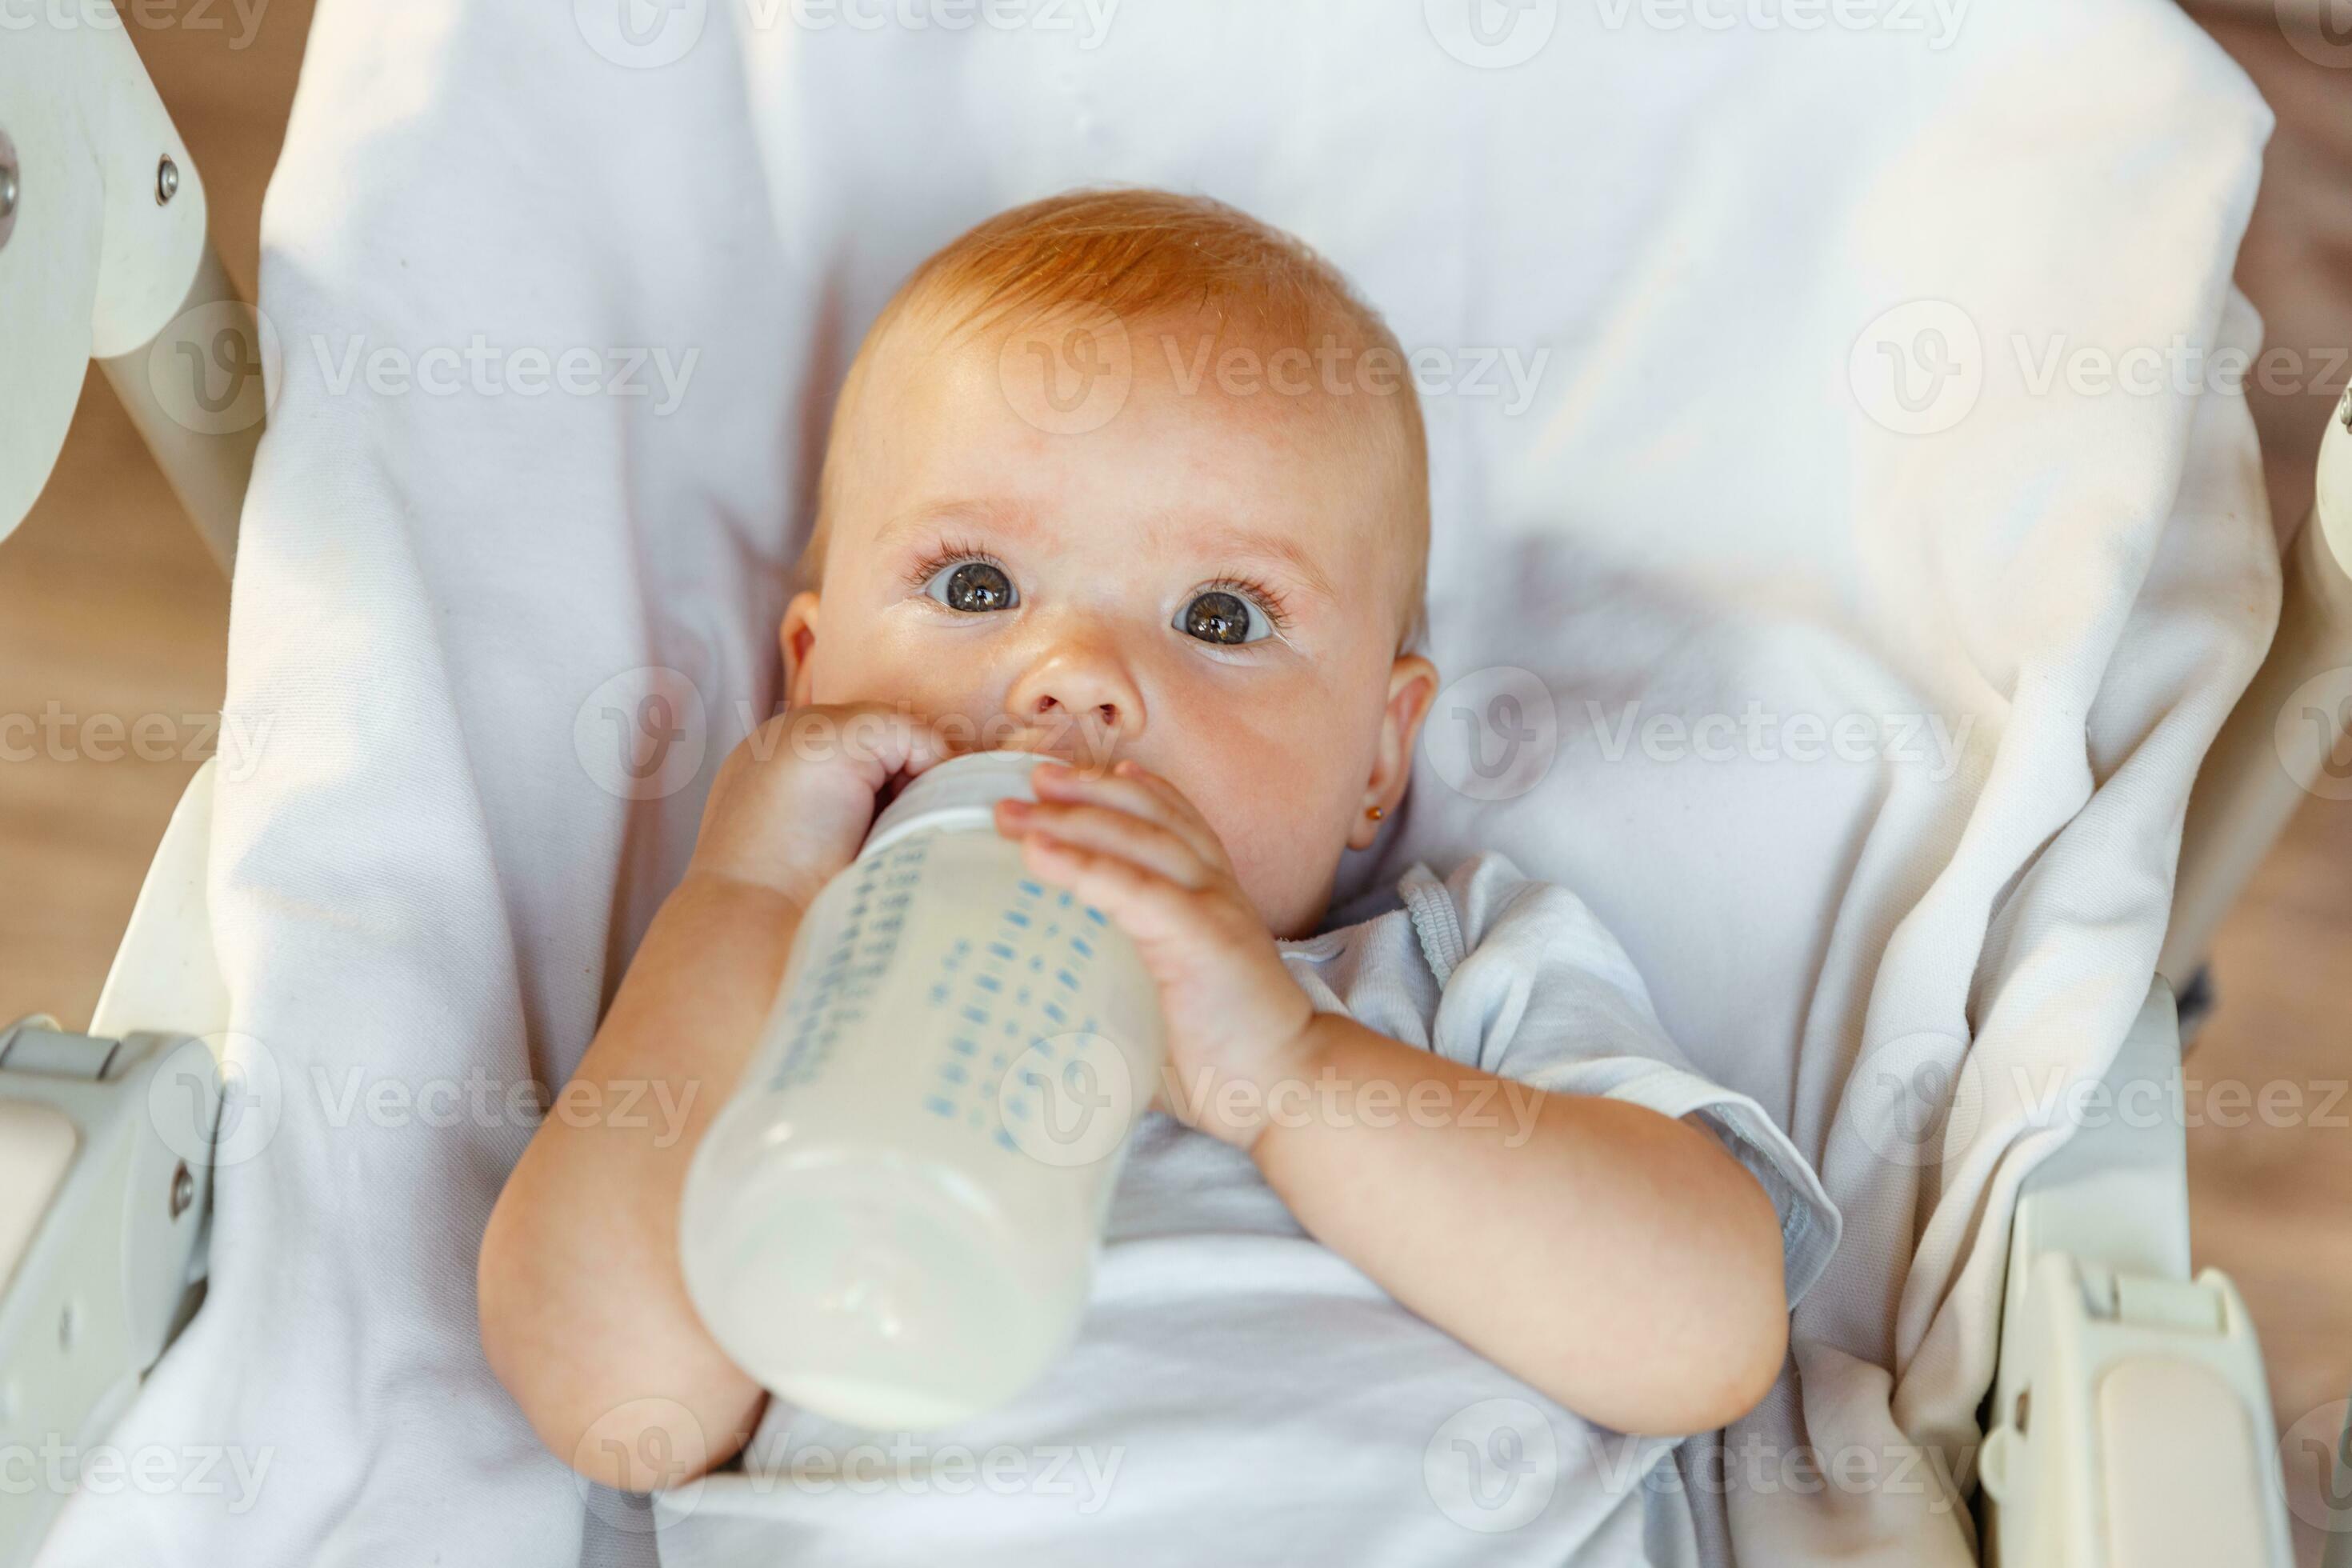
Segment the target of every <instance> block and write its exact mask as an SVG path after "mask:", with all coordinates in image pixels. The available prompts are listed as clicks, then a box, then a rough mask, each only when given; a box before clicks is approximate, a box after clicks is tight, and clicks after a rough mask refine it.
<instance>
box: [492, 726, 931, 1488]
mask: <svg viewBox="0 0 2352 1568" xmlns="http://www.w3.org/2000/svg"><path fill="white" fill-rule="evenodd" d="M812 716H814V721H816V722H820V723H824V724H827V725H829V726H831V727H832V735H833V739H834V740H835V744H833V745H831V746H829V747H827V748H826V749H825V752H824V758H823V760H821V761H807V760H803V759H802V758H800V757H799V756H797V755H796V752H795V748H794V747H793V744H792V742H791V741H790V740H788V739H787V737H786V734H785V730H784V721H782V719H779V720H774V721H770V723H769V724H768V725H767V726H765V727H763V728H762V729H761V731H759V732H757V733H756V734H755V735H754V736H753V737H752V739H751V740H749V741H746V742H744V744H743V745H742V746H740V747H739V748H737V750H736V752H734V754H733V755H731V756H730V757H729V758H728V760H727V763H726V765H725V766H724V767H723V768H721V769H720V770H719V777H718V779H717V781H716V782H715V783H714V784H713V785H712V787H711V795H710V802H709V806H708V807H707V808H706V810H705V811H704V813H703V819H702V829H701V834H700V837H698V840H697V843H696V846H695V853H694V859H693V862H692V864H691V865H690V866H689V867H688V871H687V874H686V877H685V879H683V880H682V881H681V882H680V883H679V884H678V886H677V889H676V890H675V891H673V892H672V893H671V894H670V896H669V898H668V899H667V900H666V901H665V902H664V903H663V905H662V907H661V910H660V911H659V912H658V913H657V914H656V915H655V917H654V920H653V923H652V924H651V925H650V926H649V927H648V928H647V930H646V938H645V941H644V942H643V943H642V944H640V946H639V948H638V950H637V954H636V957H635V962H633V963H631V964H630V966H629V971H628V973H627V974H626V975H625V977H624V978H623V980H622V982H621V987H620V991H619V993H618V994H616V995H615V996H614V999H613V1005H612V1009H611V1011H610V1012H608V1013H607V1014H606V1015H605V1017H604V1025H603V1026H602V1027H600V1028H599V1029H598V1030H597V1031H596V1037H595V1039H594V1040H593V1041H592V1042H591V1043H590V1045H589V1047H588V1051H587V1054H586V1055H585V1056H584V1057H583V1058H582V1059H581V1063H580V1068H579V1071H578V1072H577V1073H576V1074H574V1075H573V1078H572V1084H571V1085H570V1086H567V1088H566V1089H565V1093H566V1094H567V1095H578V1096H579V1097H580V1098H579V1099H578V1100H576V1101H575V1102H574V1103H577V1104H580V1105H584V1106H591V1107H593V1106H620V1105H644V1104H662V1105H677V1106H682V1107H683V1108H684V1116H683V1118H682V1125H679V1126H667V1125H664V1124H663V1121H664V1119H662V1118H657V1117H631V1118H627V1119H623V1118H620V1117H617V1116H616V1117H614V1118H613V1119H611V1120H610V1121H607V1120H604V1119H602V1118H597V1117H592V1116H584V1115H563V1114H558V1115H553V1116H551V1117H550V1118H549V1119H548V1120H547V1121H545V1122H544V1123H542V1124H541V1128H540V1130H539V1131H538V1133H537V1134H536V1135H535V1136H534V1137H533V1138H532V1139H531V1142H530V1147H529V1148H528V1149H527V1150H525V1151H524V1152H523V1157H522V1160H521V1162H520V1163H518V1164H517V1165H516V1167H515V1171H514V1174H513V1175H512V1177H511V1178H509V1181H508V1183H507V1186H506V1190H505V1191H504V1192H503V1193H502V1194H500V1195H499V1202H498V1206H497V1208H496V1209H495V1210H494V1211H493V1212H492V1214H491V1215H490V1222H489V1227H488V1232H487V1233H486V1234H485V1235H484V1237H483V1238H482V1251H481V1258H480V1270H479V1279H478V1287H479V1305H480V1311H481V1321H482V1344H483V1348H484V1350H485V1351H486V1352H487V1353H488V1357H489V1363H490V1366H491V1369H492V1370H493V1371H495V1372H496V1373H498V1375H499V1381H500V1382H502V1383H504V1384H506V1386H507V1390H508V1392H509V1393H510V1394H513V1395H514V1398H515V1402H516V1403H517V1404H518V1405H520V1406H521V1407H522V1411H523V1414H524V1415H525V1416H526V1417H528V1418H529V1420H530V1424H531V1426H532V1427H533V1428H534V1429H535V1430H536V1431H537V1432H538V1433H539V1436H540V1438H541V1441H543V1442H544V1443H546V1445H547V1446H548V1447H549V1449H550V1450H551V1451H552V1452H553V1453H554V1454H555V1455H556V1456H557V1457H558V1458H563V1459H566V1460H568V1461H569V1462H570V1463H571V1464H572V1467H573V1468H575V1469H577V1470H579V1471H580V1473H581V1474H583V1475H584V1476H586V1477H588V1478H589V1479H593V1480H597V1481H602V1482H604V1483H605V1484H606V1485H609V1486H615V1487H619V1488H622V1489H625V1490H634V1491H646V1490H651V1489H656V1488H657V1487H667V1486H676V1485H678V1484H680V1483H681V1482H683V1481H685V1480H687V1479H690V1478H692V1477H693V1476H696V1475H698V1474H700V1473H702V1472H703V1471H704V1470H706V1469H709V1468H710V1467H711V1466H713V1465H716V1464H719V1463H720V1462H721V1461H723V1460H724V1459H726V1458H728V1457H729V1456H730V1455H731V1454H733V1453H734V1452H735V1450H736V1449H737V1448H739V1447H741V1446H742V1445H743V1443H744V1442H746V1441H748V1440H749V1437H750V1436H751V1428H752V1426H753V1424H754V1422H755V1420H756V1418H757V1416H758V1414H759V1409H760V1405H761V1400H762V1398H763V1397H764V1395H763V1394H761V1390H760V1388H759V1386H758V1385H757V1384H754V1383H753V1382H752V1381H751V1379H750V1378H749V1377H747V1376H745V1375H744V1374H743V1373H741V1372H740V1371H739V1370H738V1369H737V1368H736V1367H735V1365H734V1363H731V1362H730V1361H729V1360H728V1359H727V1357H726V1355H725V1354H724V1353H723V1352H721V1351H720V1350H719V1346H718V1345H717V1344H716V1343H715V1342H713V1341H712V1340H711V1338H710V1336H709V1332H708V1331H706V1330H705V1329H704V1328H703V1326H702V1321H701V1320H700V1318H699V1317H698V1316H697V1315H696V1313H695V1310H694V1307H693V1304H692V1303H691V1302H690V1301H689V1300H688V1298H687V1294H686V1284H685V1280H684V1279H683V1277H682V1276H681V1274H680V1272H679V1268H678V1252H677V1212H678V1202H679V1198H680V1196H681V1194H683V1192H684V1189H685V1184H686V1172H687V1166H688V1162H689V1161H691V1159H692V1158H693V1155H694V1151H695V1149H696V1148H697V1146H698V1144H699V1143H700V1142H701V1139H702V1134H703V1132H704V1131H705V1130H707V1129H708V1128H709V1124H710V1121H711V1118H712V1117H714V1116H716V1115H717V1114H718V1111H719V1107H720V1105H721V1104H723V1103H724V1102H725V1100H726V1099H727V1096H728V1095H729V1094H730V1092H731V1091H732V1089H734V1086H735V1080H736V1078H737V1076H738V1075H739V1074H740V1071H741V1070H742V1066H743V1061H744V1058H746V1057H747V1056H749V1055H750V1053H751V1047H752V1045H753V1044H754V1042H755V1039H756V1037H757V1036H758V1033H759V1029H760V1026H761V1023H762V1022H764V1021H765V1019H766V1016H767V1013H768V1009H769V1006H770V1005H771V1004H772V1002H773V1001H774V1000H775V994H776V987H777V985H778V984H779V983H780V982H781V980H782V976H783V970H784V961H785V958H786V956H787V954H788V953H789V952H790V950H791V948H792V942H793V933H794V932H795V931H797V930H798V929H799V926H800V919H801V912H802V911H803V910H804V909H805V908H806V907H807V905H808V902H809V900H811V899H812V898H814V896H815V893H816V890H817V889H819V888H821V887H822V886H824V883H825V881H826V880H827V879H830V878H831V877H832V875H833V874H834V873H835V871H837V870H839V869H840V868H841V867H842V866H844V865H845V864H847V863H848V860H849V858H851V856H853V855H854V854H855V853H856V848H857V845H858V843H859V842H860V840H862V839H863V838H864V837H865V834H866V826H867V825H868V824H869V822H870V821H871V820H872V816H873V811H874V797H875V794H876V792H877V790H878V789H879V788H880V787H881V786H882V784H884V782H885V781H886V780H887V778H888V777H889V776H890V775H891V773H894V772H898V771H902V770H904V771H920V770H921V769H922V768H924V767H928V766H929V765H930V763H933V762H935V761H937V760H938V759H939V757H940V754H941V752H940V747H939V745H938V742H937V741H936V738H935V737H933V736H932V735H931V734H930V732H929V731H927V730H925V729H923V728H922V727H921V726H920V725H919V724H918V723H915V722H913V721H908V720H907V719H905V718H903V717H900V716H898V715H893V714H890V713H887V712H882V711H872V710H858V711H856V712H845V711H843V710H817V709H811V710H803V711H802V712H801V713H799V714H797V715H795V719H796V720H798V721H810V720H811V719H812ZM844 738H846V739H847V741H848V743H846V744H843V743H839V742H841V741H842V740H843V739H844ZM581 1086H587V1089H585V1090H583V1089H582V1087H581ZM649 1088H650V1089H651V1090H652V1091H651V1092H647V1089H649ZM665 1090H666V1091H667V1096H668V1098H667V1099H665V1098H663V1093H664V1091H665ZM562 1104H563V1101H562V1100H559V1101H558V1106H559V1109H560V1108H561V1107H562Z"/></svg>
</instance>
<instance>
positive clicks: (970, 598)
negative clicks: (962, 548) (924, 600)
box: [923, 561, 1021, 615]
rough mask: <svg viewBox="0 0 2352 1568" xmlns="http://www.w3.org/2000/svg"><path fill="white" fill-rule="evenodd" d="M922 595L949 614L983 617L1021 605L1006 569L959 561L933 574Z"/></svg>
mask: <svg viewBox="0 0 2352 1568" xmlns="http://www.w3.org/2000/svg"><path fill="white" fill-rule="evenodd" d="M923 592H924V593H926V594H928V595H930V596H931V597H932V598H934V599H936V600H938V601H939V602H940V604H942V605H946V606H947V607H948V608H949V609H950V610H962V611H965V612H967V613H969V614H971V615H984V614H986V613H987V612H989V611H991V610H1009V609H1011V608H1013V605H1017V604H1019V603H1020V602H1021V595H1018V594H1016V593H1014V592H1013V579H1012V578H1010V577H1008V576H1006V575H1005V574H1004V568H1003V567H1002V566H999V565H997V564H995V563H993V562H989V561H959V562H957V563H955V564H954V565H952V566H942V567H941V568H940V570H938V571H937V572H934V573H933V574H931V577H930V580H929V582H927V583H925V584H923Z"/></svg>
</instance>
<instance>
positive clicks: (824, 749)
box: [785, 702, 955, 789]
mask: <svg viewBox="0 0 2352 1568" xmlns="http://www.w3.org/2000/svg"><path fill="white" fill-rule="evenodd" d="M785 717H786V719H787V720H788V721H790V723H791V729H790V731H789V733H788V738H787V740H786V742H785V743H786V744H788V745H789V746H791V747H792V748H793V752H795V753H796V754H797V755H799V756H801V757H803V758H805V759H807V760H809V761H812V762H821V761H824V760H825V759H826V757H827V756H828V755H831V756H837V757H839V758H840V759H842V760H843V761H845V762H847V763H852V764H853V765H855V766H856V769H857V771H858V773H861V774H862V775H864V776H865V778H866V781H867V782H868V783H869V784H872V785H873V786H874V787H875V788H876V789H879V788H881V787H882V785H883V784H885V783H887V781H889V780H890V779H892V778H895V777H898V776H900V775H904V776H906V777H908V778H912V777H914V776H915V775H917V774H919V773H927V772H929V770H930V769H932V768H935V767H937V766H938V765H939V764H940V763H943V762H945V761H947V760H948V759H949V758H950V757H951V756H953V755H955V748H954V747H952V746H950V744H949V743H948V742H947V740H946V738H945V737H944V736H942V735H941V734H940V731H939V730H938V729H937V727H936V726H934V725H933V724H932V722H931V721H930V720H929V719H928V718H925V717H923V716H922V715H920V714H917V713H913V712H909V711H908V710H906V709H903V708H896V707H889V706H886V705H884V704H882V703H878V702H853V703H845V704H842V705H840V706H838V707H822V708H804V709H801V710H796V711H794V712H792V713H788V714H787V715H785Z"/></svg>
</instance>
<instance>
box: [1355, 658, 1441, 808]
mask: <svg viewBox="0 0 2352 1568" xmlns="http://www.w3.org/2000/svg"><path fill="white" fill-rule="evenodd" d="M1435 700H1437V667H1436V666H1435V665H1433V664H1432V663H1430V662H1429V660H1427V659H1425V658H1422V657H1421V655H1419V654H1417V653H1406V654H1399V655H1398V656H1397V661H1396V663H1395V664H1394V665H1392V666H1391V667H1390V669H1389V703H1388V710H1387V711H1386V712H1384V713H1382V714H1381V743H1380V749H1379V750H1378V751H1377V752H1375V753H1374V754H1373V758H1372V776H1371V777H1370V778H1369V779H1367V780H1365V781H1364V807H1365V810H1364V815H1363V816H1360V817H1358V818H1357V819H1356V825H1355V827H1354V829H1353V830H1352V831H1351V832H1349V835H1348V847H1349V848H1351V849H1369V848H1370V847H1372V841H1373V840H1374V839H1375V838H1377V837H1380V831H1381V829H1380V823H1381V818H1382V817H1385V816H1388V815H1389V813H1391V812H1392V811H1394V810H1395V809H1396V808H1397V803H1398V802H1400V801H1402V799H1404V787H1405V785H1406V784H1409V783H1411V782H1412V749H1413V746H1414V745H1415V744H1416V743H1417V742H1419V741H1420V739H1421V721H1423V720H1424V719H1426V718H1428V717H1429V705H1430V704H1431V703H1432V702H1433V701H1435ZM1375 812H1377V813H1378V815H1374V813H1375Z"/></svg>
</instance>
